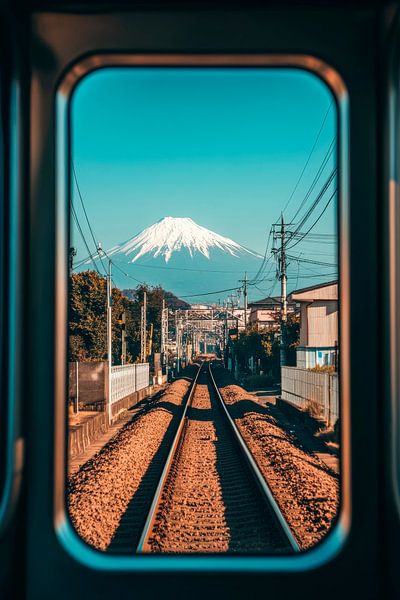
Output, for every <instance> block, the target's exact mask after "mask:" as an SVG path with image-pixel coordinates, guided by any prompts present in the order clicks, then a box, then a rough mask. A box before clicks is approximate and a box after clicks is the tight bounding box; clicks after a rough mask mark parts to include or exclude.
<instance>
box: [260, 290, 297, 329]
mask: <svg viewBox="0 0 400 600" xmlns="http://www.w3.org/2000/svg"><path fill="white" fill-rule="evenodd" d="M249 309H250V315H249V324H250V325H251V326H253V327H254V326H255V327H256V328H257V330H262V329H264V328H265V327H268V326H270V325H273V324H274V323H276V316H277V313H279V312H280V310H281V299H280V297H277V296H268V297H267V298H264V299H263V300H257V301H256V302H250V303H249ZM287 310H288V312H293V311H295V310H296V303H295V302H292V301H289V302H288V303H287Z"/></svg>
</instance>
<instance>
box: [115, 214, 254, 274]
mask: <svg viewBox="0 0 400 600" xmlns="http://www.w3.org/2000/svg"><path fill="white" fill-rule="evenodd" d="M183 248H186V249H187V250H188V252H189V254H190V256H191V257H193V256H194V254H195V253H196V252H199V253H201V254H202V255H203V256H205V257H206V258H208V259H209V258H210V250H211V249H212V248H216V249H219V250H222V251H223V252H226V253H228V254H230V255H231V256H239V255H240V254H243V253H245V254H251V255H253V256H256V257H258V256H259V255H258V254H255V253H253V252H251V251H250V250H248V249H247V248H244V247H243V246H241V245H240V244H238V243H236V242H234V241H233V240H231V239H229V238H227V237H224V236H222V235H219V234H218V233H214V232H213V231H211V230H210V229H206V228H205V227H202V226H201V225H198V224H197V223H195V222H194V221H193V219H190V218H189V217H164V218H163V219H161V220H160V221H158V222H157V223H154V225H151V226H150V227H147V228H146V229H144V230H143V231H142V232H141V233H139V234H138V235H136V236H135V237H133V238H131V239H130V240H128V241H127V242H125V243H124V244H121V245H119V246H114V248H112V249H111V250H110V251H109V254H115V253H118V254H120V253H121V254H125V255H127V256H131V255H133V256H132V258H131V262H135V261H137V260H138V259H139V258H140V257H141V256H144V255H145V254H149V253H152V254H153V257H154V258H156V257H158V256H163V257H164V258H165V262H166V263H168V261H169V260H170V258H171V256H172V254H173V253H174V252H179V251H180V250H181V249H183Z"/></svg>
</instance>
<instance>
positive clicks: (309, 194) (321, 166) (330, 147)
mask: <svg viewBox="0 0 400 600" xmlns="http://www.w3.org/2000/svg"><path fill="white" fill-rule="evenodd" d="M335 141H336V136H335V137H334V138H333V140H332V141H331V143H330V145H329V148H328V150H327V152H326V154H325V156H324V159H323V161H322V163H321V165H320V167H319V169H318V171H317V173H316V175H315V177H314V179H313V180H312V182H311V185H310V187H309V188H308V190H307V193H306V195H305V196H304V198H303V200H302V201H301V203H300V205H299V207H298V209H297V210H296V212H295V214H294V215H293V217H291V219H290V220H291V221H292V222H294V221H295V220H296V218H297V215H298V214H299V212H300V211H301V209H302V208H303V206H304V205H305V203H306V202H307V200H308V199H309V197H310V196H311V194H312V192H313V191H314V188H315V186H316V185H317V183H318V181H319V178H320V177H321V175H322V173H323V171H324V169H325V167H326V165H327V164H328V161H329V159H330V157H331V155H332V153H333V149H334V143H335Z"/></svg>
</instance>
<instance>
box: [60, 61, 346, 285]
mask: <svg viewBox="0 0 400 600" xmlns="http://www.w3.org/2000/svg"><path fill="white" fill-rule="evenodd" d="M331 102H332V96H331V93H330V91H329V90H328V88H327V87H326V86H325V85H324V84H323V83H322V82H321V81H320V80H319V79H318V78H317V77H315V76H314V75H312V74H309V73H307V72H304V71H301V70H294V69H254V70H250V69H247V70H244V69H243V70H240V69H220V68H218V69H207V68H206V69H188V68H184V69H177V68H123V69H122V68H118V69H116V68H113V69H103V70H99V71H96V72H95V73H93V74H91V75H89V76H88V77H86V78H85V79H84V80H83V81H82V82H81V83H80V84H79V86H78V88H77V90H76V92H75V94H74V97H73V101H72V133H73V136H72V140H73V146H72V147H73V161H74V165H75V169H76V173H77V177H78V181H79V185H80V188H81V191H82V195H83V197H84V200H85V204H86V208H87V212H88V215H89V218H90V221H91V223H92V226H93V229H94V231H95V235H96V237H97V238H98V239H99V240H101V241H102V244H103V246H104V247H105V248H109V247H111V246H113V245H115V244H116V243H118V242H121V241H123V240H126V239H128V238H130V237H132V236H133V235H134V234H136V233H138V232H139V231H140V230H142V229H143V228H145V227H147V226H149V225H151V224H152V223H154V222H155V221H158V220H159V219H161V218H162V217H164V216H166V215H171V216H189V217H191V218H193V219H194V220H195V221H196V222H198V223H199V224H200V225H203V226H205V227H208V228H209V229H212V230H214V231H216V232H217V233H220V234H222V235H225V236H228V237H231V238H233V239H234V240H235V241H237V242H239V243H241V244H243V245H245V246H247V247H250V248H253V249H255V250H257V251H258V252H260V253H264V249H265V244H266V239H267V235H268V232H269V230H270V226H271V223H272V222H274V221H276V220H277V218H278V217H279V215H280V212H281V210H282V208H283V206H284V205H285V204H286V202H287V200H288V198H289V197H290V195H291V193H292V191H293V189H294V186H295V184H296V181H297V179H298V177H299V175H300V173H301V171H302V169H303V167H304V165H305V162H306V160H307V158H308V156H309V153H310V150H311V148H312V146H313V144H314V142H315V139H316V136H317V133H318V131H319V129H320V127H321V123H322V121H323V119H324V116H325V114H326V112H327V110H328V108H329V106H330V104H331ZM335 130H336V110H335V106H334V104H332V106H331V109H330V111H329V113H328V117H327V118H326V122H325V125H324V127H323V129H322V132H321V135H320V137H319V140H318V143H317V145H316V148H315V150H314V152H313V154H312V156H311V159H310V162H309V164H308V166H307V169H306V171H305V173H304V176H303V178H302V179H301V182H300V184H299V186H298V189H297V190H296V193H295V194H294V196H293V199H292V201H291V202H290V204H289V207H288V209H287V211H286V213H285V217H286V218H288V219H289V218H290V217H291V216H293V214H294V213H295V211H296V209H297V207H298V206H299V205H300V202H301V201H302V199H303V198H304V195H305V193H306V192H307V189H308V187H309V185H310V183H311V181H312V179H313V177H314V176H315V173H316V172H317V170H318V168H319V166H320V164H321V162H322V161H323V158H324V156H325V154H326V151H327V149H328V147H329V145H330V143H331V141H332V140H333V138H334V136H335ZM333 160H334V159H333V158H332V159H331V161H330V165H332V164H333ZM329 170H330V169H329V165H327V169H326V171H324V173H325V177H324V176H322V178H321V180H320V183H319V185H317V187H316V190H315V193H314V194H312V195H311V196H310V199H309V200H308V205H309V204H310V203H311V202H312V200H313V198H315V196H316V193H317V192H318V190H319V188H320V186H321V184H322V182H323V181H324V178H326V176H327V175H328V174H329ZM74 204H75V206H76V210H77V213H78V216H79V220H80V222H81V224H82V226H83V227H84V230H85V234H86V236H87V239H88V240H89V239H90V238H89V234H88V233H87V228H86V227H85V224H84V218H83V214H82V210H81V207H80V206H79V201H78V199H77V196H76V190H75V187H74ZM323 205H324V203H322V204H321V207H322V206H323ZM302 212H304V210H303V211H301V213H302ZM301 213H300V214H301ZM315 216H318V212H316V213H315ZM309 223H310V224H311V223H312V219H310V222H309ZM335 229H336V224H335V206H334V204H333V203H331V205H330V207H329V209H328V210H327V211H326V213H325V214H324V216H323V218H321V221H320V222H319V223H318V225H317V226H316V227H315V229H314V230H313V232H315V233H318V232H324V233H327V232H328V233H334V232H335ZM73 244H74V245H75V246H77V248H78V256H77V259H79V258H80V257H83V256H86V255H87V252H86V250H84V249H83V245H82V242H81V240H80V239H79V237H78V236H77V235H76V232H73ZM331 248H332V247H331V246H328V245H325V246H318V247H317V246H316V245H312V244H308V245H300V244H299V245H298V246H297V247H296V251H297V252H304V256H314V257H315V255H316V253H320V254H321V259H320V260H322V256H324V259H325V260H330V258H327V255H329V254H330V252H331ZM310 268H311V267H310ZM296 269H297V266H296ZM314 269H315V270H316V271H317V272H318V268H317V267H314ZM322 271H323V269H322ZM311 272H312V271H310V273H311ZM309 283H310V284H311V283H314V282H313V281H312V280H310V282H309Z"/></svg>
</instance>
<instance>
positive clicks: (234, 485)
mask: <svg viewBox="0 0 400 600" xmlns="http://www.w3.org/2000/svg"><path fill="white" fill-rule="evenodd" d="M210 394H212V396H211V398H212V400H211V402H212V405H213V406H214V410H213V417H214V426H215V430H216V436H217V441H216V442H215V448H216V453H217V463H216V466H217V471H218V474H219V479H220V485H221V494H222V498H223V501H224V505H225V520H226V523H227V526H228V527H229V535H230V540H229V552H231V553H246V554H257V553H268V554H282V553H288V552H289V553H290V547H289V546H288V544H287V541H286V540H284V539H283V538H282V535H281V533H280V531H279V530H278V529H277V528H276V525H275V521H274V519H273V517H272V516H271V515H270V514H269V511H268V508H267V507H266V506H265V504H264V503H263V502H262V501H261V498H260V496H259V494H258V492H257V486H255V485H254V480H253V478H252V475H251V474H250V472H249V471H248V467H247V465H246V464H245V459H244V457H243V455H242V453H241V451H240V450H239V448H238V446H237V442H236V441H233V434H232V431H231V428H230V426H229V425H228V423H227V422H226V420H225V417H224V416H223V415H222V414H221V412H220V411H222V409H221V408H220V405H219V400H218V399H217V398H215V396H214V395H213V391H212V388H210ZM240 403H241V404H242V406H241V407H239V409H238V410H239V412H242V411H244V414H245V413H246V412H249V411H251V412H255V411H257V412H260V413H264V414H265V409H264V408H263V407H261V406H260V405H259V404H257V403H256V402H252V401H250V400H243V401H240V402H239V404H240ZM243 403H244V404H243ZM203 412H209V411H203ZM211 418H212V417H211Z"/></svg>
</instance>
